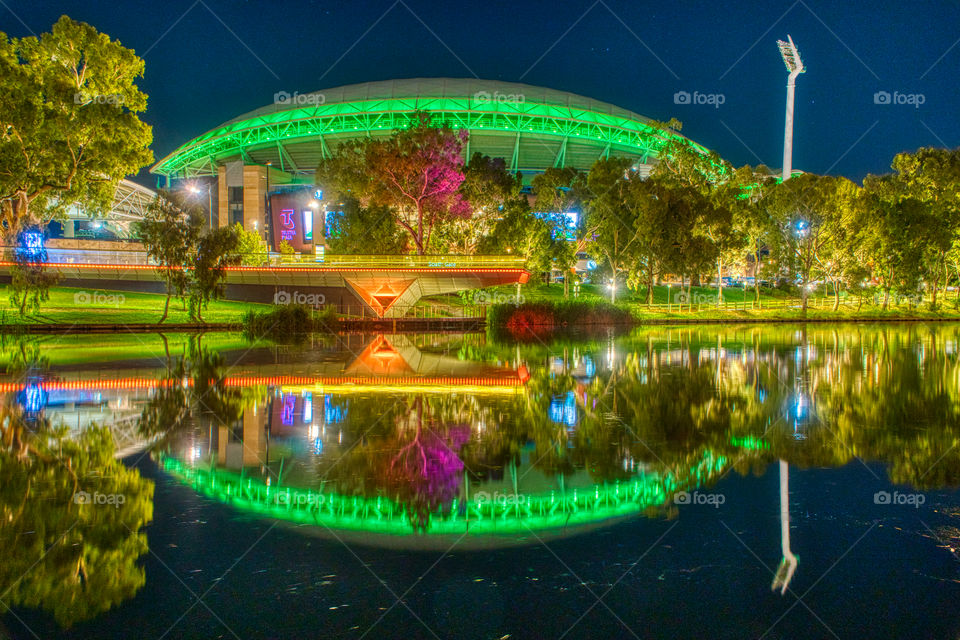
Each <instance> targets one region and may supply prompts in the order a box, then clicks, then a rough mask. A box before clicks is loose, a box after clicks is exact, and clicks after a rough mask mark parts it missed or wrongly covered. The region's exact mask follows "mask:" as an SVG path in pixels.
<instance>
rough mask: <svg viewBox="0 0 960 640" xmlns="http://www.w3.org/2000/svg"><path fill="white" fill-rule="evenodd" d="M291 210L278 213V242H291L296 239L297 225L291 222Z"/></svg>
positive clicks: (292, 212)
mask: <svg viewBox="0 0 960 640" xmlns="http://www.w3.org/2000/svg"><path fill="white" fill-rule="evenodd" d="M294 213H296V211H294V210H293V209H282V210H281V211H280V240H281V241H283V240H293V239H294V238H296V237H297V224H296V223H295V222H294V221H293V214H294Z"/></svg>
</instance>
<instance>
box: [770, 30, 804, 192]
mask: <svg viewBox="0 0 960 640" xmlns="http://www.w3.org/2000/svg"><path fill="white" fill-rule="evenodd" d="M777 46H778V47H780V55H781V56H782V57H783V63H784V64H785V65H787V71H789V72H790V75H788V76H787V116H786V121H785V122H784V125H783V180H784V181H786V180H789V179H790V172H791V170H792V169H793V167H792V166H791V165H792V164H793V93H794V88H795V85H796V81H797V76H798V75H800V74H801V73H804V72H806V68H805V67H804V66H803V62H802V61H801V60H800V52H799V51H797V45H795V44H793V38H791V37H790V36H789V35H788V36H787V41H786V42H784V41H783V40H777Z"/></svg>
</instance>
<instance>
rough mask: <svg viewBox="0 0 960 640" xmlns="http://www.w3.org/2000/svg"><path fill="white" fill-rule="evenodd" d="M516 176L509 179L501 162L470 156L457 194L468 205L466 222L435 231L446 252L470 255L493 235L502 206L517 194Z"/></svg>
mask: <svg viewBox="0 0 960 640" xmlns="http://www.w3.org/2000/svg"><path fill="white" fill-rule="evenodd" d="M520 187H521V181H520V174H516V175H511V174H510V172H509V171H507V163H506V162H505V161H504V160H503V158H491V157H490V156H486V155H483V154H482V153H480V152H477V153H474V154H473V157H472V158H470V162H469V163H468V164H467V166H466V169H465V170H464V179H463V183H462V184H461V185H460V194H461V195H462V196H463V198H464V199H465V200H466V201H467V202H468V203H469V205H470V209H471V211H472V215H471V216H470V217H469V218H464V217H455V218H452V219H451V220H450V221H449V223H448V224H446V225H443V226H442V227H440V228H439V229H438V230H437V231H438V234H439V235H440V237H441V242H442V243H443V244H444V245H445V249H446V251H449V252H450V253H462V254H466V255H471V254H474V253H476V252H477V247H478V246H479V245H480V243H481V241H482V240H483V238H484V237H486V236H487V235H488V234H490V232H491V231H493V228H494V226H495V225H496V223H497V220H499V219H500V217H501V216H502V215H503V208H504V205H505V204H506V203H507V202H508V201H509V200H510V199H511V198H515V197H517V195H518V194H519V193H520Z"/></svg>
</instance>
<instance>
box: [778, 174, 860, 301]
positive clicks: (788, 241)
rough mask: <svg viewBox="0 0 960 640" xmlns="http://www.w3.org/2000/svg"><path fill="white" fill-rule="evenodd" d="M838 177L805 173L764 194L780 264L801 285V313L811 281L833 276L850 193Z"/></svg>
mask: <svg viewBox="0 0 960 640" xmlns="http://www.w3.org/2000/svg"><path fill="white" fill-rule="evenodd" d="M840 180H841V179H837V178H834V177H831V176H818V175H814V174H812V173H806V174H804V175H802V176H797V177H796V178H791V179H790V180H787V181H785V182H781V183H780V184H778V185H776V186H775V187H773V188H772V189H771V190H770V192H769V193H768V194H767V196H766V198H767V201H768V206H769V207H770V210H771V212H772V215H773V217H774V220H775V224H776V228H777V233H776V234H774V236H773V237H772V245H773V248H774V250H775V251H776V253H777V257H778V259H779V260H780V264H781V265H784V266H786V267H787V268H788V269H789V270H790V271H791V272H792V273H793V275H794V276H795V278H796V280H797V283H798V285H799V286H800V287H801V299H802V303H801V314H806V311H807V294H808V293H809V290H810V286H811V283H812V282H813V281H814V280H816V279H819V278H824V279H833V278H834V274H835V271H836V270H835V268H834V264H833V263H834V255H835V252H836V250H837V247H838V246H839V240H840V238H839V236H840V234H841V231H842V229H843V224H842V217H843V209H844V204H843V201H844V198H845V197H847V196H848V195H849V194H845V193H844V190H845V189H847V187H846V185H841V182H840ZM847 182H848V183H849V181H847Z"/></svg>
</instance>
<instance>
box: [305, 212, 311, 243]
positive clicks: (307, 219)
mask: <svg viewBox="0 0 960 640" xmlns="http://www.w3.org/2000/svg"><path fill="white" fill-rule="evenodd" d="M303 241H304V242H313V211H311V210H310V209H304V210H303Z"/></svg>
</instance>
